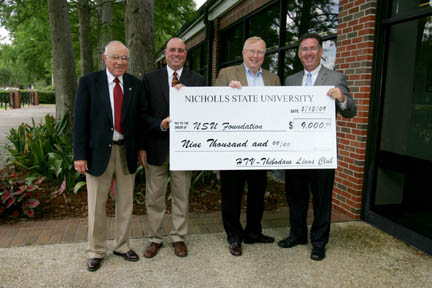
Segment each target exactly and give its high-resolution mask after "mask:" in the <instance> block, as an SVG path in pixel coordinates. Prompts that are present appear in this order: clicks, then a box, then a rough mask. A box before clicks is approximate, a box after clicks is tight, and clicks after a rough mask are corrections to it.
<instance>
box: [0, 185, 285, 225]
mask: <svg viewBox="0 0 432 288" xmlns="http://www.w3.org/2000/svg"><path fill="white" fill-rule="evenodd" d="M55 189H56V187H53V186H51V185H50V184H49V183H42V184H41V185H40V191H41V193H40V194H39V195H40V197H39V200H40V205H39V206H38V207H37V208H36V210H35V217H34V218H32V219H37V220H48V219H68V218H85V217H87V194H86V190H85V189H82V190H80V191H79V192H78V193H76V194H74V193H70V194H68V195H67V196H63V195H60V196H55V197H53V196H52V192H53V191H55ZM135 190H136V191H140V192H142V194H141V195H145V183H142V181H140V180H139V179H137V183H136V187H135ZM140 198H142V197H140ZM140 200H144V201H145V199H140ZM166 203H167V213H170V211H171V200H170V199H169V194H168V193H167V199H166ZM245 204H246V201H243V206H244V207H243V208H245ZM281 206H286V199H285V187H284V184H283V183H278V182H275V181H273V180H272V179H271V178H270V177H269V178H268V180H267V192H266V196H265V200H264V209H265V210H273V209H276V208H278V207H281ZM220 209H221V195H220V185H219V183H218V182H216V181H212V182H211V184H209V185H203V184H197V185H196V187H195V191H194V192H192V193H191V194H190V196H189V211H190V212H198V213H208V212H214V211H220ZM114 211H115V204H114V201H113V200H112V199H111V198H109V199H108V202H107V215H108V216H114ZM133 214H134V215H144V214H146V208H145V204H138V203H136V202H134V208H133ZM26 220H28V218H14V217H12V216H5V215H1V216H0V224H4V223H13V222H17V221H26Z"/></svg>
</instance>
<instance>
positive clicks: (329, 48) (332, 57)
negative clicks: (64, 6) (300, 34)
mask: <svg viewBox="0 0 432 288" xmlns="http://www.w3.org/2000/svg"><path fill="white" fill-rule="evenodd" d="M322 46H323V50H324V52H323V57H322V58H321V64H323V65H324V66H326V67H327V68H329V69H331V70H334V67H335V64H336V40H326V41H323V43H322Z"/></svg>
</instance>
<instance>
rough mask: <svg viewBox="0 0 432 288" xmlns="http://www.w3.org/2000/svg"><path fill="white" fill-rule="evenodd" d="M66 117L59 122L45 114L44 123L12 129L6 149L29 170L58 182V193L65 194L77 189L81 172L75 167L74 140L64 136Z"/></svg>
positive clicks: (19, 164)
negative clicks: (73, 155)
mask: <svg viewBox="0 0 432 288" xmlns="http://www.w3.org/2000/svg"><path fill="white" fill-rule="evenodd" d="M66 127H67V118H66V117H65V118H64V119H63V120H62V121H58V122H57V121H56V120H55V119H54V118H53V117H52V116H50V115H46V116H45V123H44V124H39V126H37V125H35V123H34V121H33V125H32V126H30V125H27V124H21V125H20V126H19V127H18V129H14V128H12V129H11V130H10V133H9V135H8V136H7V138H8V139H9V141H10V142H11V143H12V145H8V146H7V149H8V151H9V152H10V154H11V156H10V158H8V157H7V158H6V161H7V160H11V161H12V164H14V165H16V166H18V167H21V168H23V169H26V170H28V171H30V172H31V173H32V174H33V175H37V176H38V177H45V178H46V179H47V180H48V181H49V182H53V183H56V187H58V189H57V190H56V191H55V193H54V194H55V195H64V197H65V199H66V200H67V195H66V194H65V192H66V193H70V192H71V191H75V192H76V191H77V190H78V189H76V190H74V187H75V185H80V186H82V183H78V184H77V181H78V180H79V178H80V173H79V172H77V171H75V170H74V169H73V157H72V141H71V136H70V135H65V129H66Z"/></svg>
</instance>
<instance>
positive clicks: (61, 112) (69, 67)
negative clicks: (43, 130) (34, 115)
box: [48, 0, 76, 126]
mask: <svg viewBox="0 0 432 288" xmlns="http://www.w3.org/2000/svg"><path fill="white" fill-rule="evenodd" d="M48 14H49V20H50V26H51V47H52V56H53V57H52V58H53V68H54V69H53V70H54V84H55V92H56V104H57V105H56V118H57V120H59V119H63V118H64V117H68V118H69V120H72V111H73V104H74V96H75V92H76V74H75V62H74V57H73V51H72V38H71V34H70V27H69V15H68V7H67V2H66V0H48ZM69 123H72V121H69ZM69 126H72V125H69Z"/></svg>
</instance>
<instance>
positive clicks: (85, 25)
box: [79, 0, 94, 75]
mask: <svg viewBox="0 0 432 288" xmlns="http://www.w3.org/2000/svg"><path fill="white" fill-rule="evenodd" d="M79 23H80V27H79V40H80V62H81V63H80V64H81V75H85V74H87V73H90V72H93V71H94V64H93V53H92V44H91V41H90V38H89V34H90V7H89V1H88V0H80V2H79Z"/></svg>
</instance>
